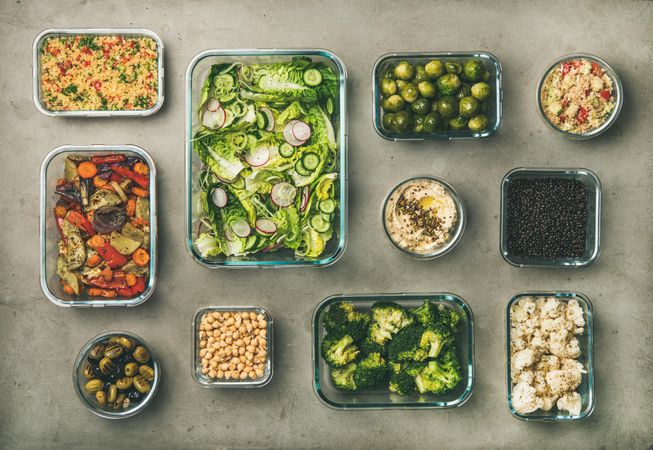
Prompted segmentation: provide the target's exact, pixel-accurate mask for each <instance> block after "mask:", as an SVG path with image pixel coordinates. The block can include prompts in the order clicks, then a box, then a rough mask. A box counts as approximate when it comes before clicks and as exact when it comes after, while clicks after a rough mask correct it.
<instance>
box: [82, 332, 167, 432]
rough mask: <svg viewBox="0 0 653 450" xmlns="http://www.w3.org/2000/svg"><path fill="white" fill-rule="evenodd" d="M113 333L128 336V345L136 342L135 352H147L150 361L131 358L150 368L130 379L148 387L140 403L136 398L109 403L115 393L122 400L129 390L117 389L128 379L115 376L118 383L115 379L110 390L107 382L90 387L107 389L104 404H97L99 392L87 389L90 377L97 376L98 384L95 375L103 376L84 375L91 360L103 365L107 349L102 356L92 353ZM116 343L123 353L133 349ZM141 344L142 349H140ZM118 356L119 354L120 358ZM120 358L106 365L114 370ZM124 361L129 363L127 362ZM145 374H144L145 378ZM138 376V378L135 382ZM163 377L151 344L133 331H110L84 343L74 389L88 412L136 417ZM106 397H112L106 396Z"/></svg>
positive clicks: (120, 416)
mask: <svg viewBox="0 0 653 450" xmlns="http://www.w3.org/2000/svg"><path fill="white" fill-rule="evenodd" d="M113 336H120V337H124V338H127V339H128V341H127V344H129V343H130V342H131V343H133V344H134V345H135V348H134V350H133V352H132V353H134V354H136V353H137V352H139V354H140V355H141V356H142V355H145V357H146V358H147V361H146V360H144V359H143V360H142V361H137V360H135V358H134V357H131V358H130V360H131V361H132V362H135V363H136V365H140V364H141V363H143V364H144V365H147V366H148V367H149V369H148V370H149V373H146V372H141V373H140V374H137V375H135V376H134V377H133V378H132V379H131V380H129V384H132V383H133V382H140V384H141V385H143V386H144V387H145V388H146V389H147V393H145V394H143V395H142V397H141V396H139V397H141V398H140V399H139V401H138V402H136V401H133V402H130V404H129V406H128V407H122V406H121V405H118V406H117V407H116V408H114V407H113V405H114V404H115V403H114V404H110V401H111V396H112V395H116V396H118V400H119V399H120V397H119V396H120V395H123V394H124V392H126V391H124V390H122V389H120V390H119V389H116V386H117V385H119V383H122V382H124V381H126V380H121V379H116V381H115V382H112V383H113V385H114V386H113V387H112V388H111V389H105V388H106V385H105V386H100V385H98V386H95V387H90V390H91V391H98V390H100V391H101V390H104V392H103V393H104V394H105V396H103V398H102V401H103V402H105V405H104V406H101V405H99V404H98V399H97V397H96V394H93V393H89V389H87V383H89V379H91V378H93V379H95V381H93V383H97V382H99V381H101V380H98V379H97V378H96V377H98V376H102V375H101V372H96V373H95V374H94V375H92V374H88V375H89V376H85V375H84V373H85V370H88V367H89V364H88V363H91V361H92V364H91V365H90V366H92V365H94V364H96V365H98V366H100V367H102V366H103V365H104V363H103V361H102V360H101V358H102V357H106V352H105V353H104V354H100V355H99V356H100V357H99V358H97V357H96V355H94V354H93V353H94V352H96V351H97V348H100V349H102V344H101V343H102V342H105V341H107V340H108V339H109V338H111V337H113ZM114 345H116V346H117V347H122V350H121V352H122V353H123V354H126V353H129V352H130V351H131V350H130V351H128V350H126V349H125V347H124V346H123V345H121V344H119V343H116V344H114ZM139 346H140V347H142V348H139ZM128 348H129V347H128ZM130 354H131V353H130ZM136 356H138V355H136ZM119 358H120V357H118V358H117V359H119ZM117 359H116V358H111V362H110V363H109V364H106V366H108V367H109V368H110V369H111V370H118V369H119V366H120V365H121V363H116V362H115V361H116V360H117ZM98 361H99V364H98ZM122 364H123V365H126V364H125V363H124V362H123V363H122ZM139 369H140V368H139ZM96 370H97V369H96ZM122 372H123V373H124V372H125V369H124V368H123V369H122ZM139 375H140V376H139ZM114 376H115V375H114ZM143 377H145V379H144V378H143ZM137 378H138V380H137V381H136V379H137ZM160 378H161V367H160V366H159V361H158V359H157V357H156V355H155V354H154V352H153V351H152V347H151V346H150V345H149V344H148V343H147V342H146V341H145V340H143V339H142V338H140V337H138V336H136V335H135V334H133V333H129V332H126V331H107V332H105V333H102V334H99V335H97V336H95V337H94V338H93V339H91V340H90V341H88V342H87V343H86V344H84V346H83V347H82V349H81V350H80V352H79V354H78V355H77V359H76V360H75V365H74V369H73V386H74V387H75V392H76V393H77V396H78V397H79V399H80V400H81V402H82V403H83V404H84V406H86V408H88V410H89V411H91V412H92V413H93V414H95V415H97V416H100V417H103V418H105V419H125V418H127V417H131V416H134V415H136V414H138V413H139V412H141V411H142V410H143V409H145V408H146V407H147V405H149V404H150V402H151V401H152V399H153V398H154V396H155V395H156V392H157V389H158V387H159V381H160ZM107 383H108V382H107ZM98 388H99V389H98ZM123 389H124V387H123ZM137 389H140V385H139V386H138V387H137ZM112 390H113V393H112ZM132 390H133V388H132ZM142 392H145V390H142ZM107 396H108V397H109V398H106V397H107ZM123 398H124V397H123Z"/></svg>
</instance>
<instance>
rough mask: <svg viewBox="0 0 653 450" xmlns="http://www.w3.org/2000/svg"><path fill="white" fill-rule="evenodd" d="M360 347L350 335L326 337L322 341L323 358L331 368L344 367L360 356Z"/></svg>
mask: <svg viewBox="0 0 653 450" xmlns="http://www.w3.org/2000/svg"><path fill="white" fill-rule="evenodd" d="M358 353H359V350H358V347H356V345H355V344H354V339H352V337H351V336H349V335H348V334H346V335H344V336H343V337H333V336H326V337H325V338H324V341H322V357H323V358H324V360H325V361H326V363H327V364H328V365H330V366H331V367H343V366H346V365H347V364H349V363H350V362H353V361H354V360H355V359H356V357H357V356H358Z"/></svg>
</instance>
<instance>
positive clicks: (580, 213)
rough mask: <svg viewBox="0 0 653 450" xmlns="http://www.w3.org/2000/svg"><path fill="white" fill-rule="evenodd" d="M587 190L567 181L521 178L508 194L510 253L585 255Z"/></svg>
mask: <svg viewBox="0 0 653 450" xmlns="http://www.w3.org/2000/svg"><path fill="white" fill-rule="evenodd" d="M587 215H588V213H587V188H586V187H585V185H584V184H583V183H582V182H580V181H578V180H573V179H567V178H531V179H527V178H521V179H516V180H513V181H511V182H510V184H509V186H508V193H507V223H506V226H507V230H506V231H507V236H506V238H507V239H506V246H507V250H508V253H509V254H511V255H514V256H522V257H536V258H541V257H544V258H579V257H581V256H583V254H584V253H585V245H586V226H587Z"/></svg>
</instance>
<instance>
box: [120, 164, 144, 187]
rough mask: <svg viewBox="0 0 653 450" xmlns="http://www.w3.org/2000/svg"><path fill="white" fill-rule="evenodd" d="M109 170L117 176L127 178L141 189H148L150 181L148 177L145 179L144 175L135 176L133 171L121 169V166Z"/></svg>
mask: <svg viewBox="0 0 653 450" xmlns="http://www.w3.org/2000/svg"><path fill="white" fill-rule="evenodd" d="M111 168H112V169H113V171H114V172H116V173H117V174H119V175H122V176H123V177H127V178H129V179H130V180H132V181H134V183H136V184H138V185H139V186H140V187H142V188H143V189H149V187H150V179H149V178H148V177H146V176H145V175H140V174H137V173H136V172H134V171H133V170H130V169H128V168H126V167H122V166H113V167H111Z"/></svg>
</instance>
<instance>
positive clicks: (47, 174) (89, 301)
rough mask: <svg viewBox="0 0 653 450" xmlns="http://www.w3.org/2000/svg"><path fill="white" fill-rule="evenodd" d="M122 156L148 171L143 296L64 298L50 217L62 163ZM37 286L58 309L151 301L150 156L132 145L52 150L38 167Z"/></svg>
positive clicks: (152, 193) (55, 234)
mask: <svg viewBox="0 0 653 450" xmlns="http://www.w3.org/2000/svg"><path fill="white" fill-rule="evenodd" d="M115 153H122V154H126V155H134V156H139V157H140V158H143V160H144V161H145V162H146V163H147V165H148V166H149V170H150V198H149V200H150V277H149V280H148V284H147V286H146V287H145V290H144V291H143V293H141V294H140V295H138V296H137V297H134V298H132V299H120V298H118V299H106V298H102V297H89V296H88V295H83V296H78V297H77V298H75V297H73V296H71V295H68V294H66V293H65V292H64V291H63V288H62V287H61V283H59V277H58V276H57V255H58V254H59V248H58V245H57V242H58V241H59V231H58V230H57V224H56V222H55V220H54V214H53V213H52V211H53V209H54V207H55V206H56V204H57V200H58V199H59V196H58V195H57V194H55V187H56V186H57V180H58V179H59V178H62V177H63V173H64V160H65V159H66V158H67V157H68V155H70V154H76V155H86V156H93V155H98V154H100V155H111V154H115ZM40 212H41V213H40V218H39V230H40V238H39V239H40V252H41V260H40V282H41V289H42V290H43V293H44V294H45V296H46V297H47V298H48V300H50V301H51V302H52V303H54V304H55V305H57V306H65V307H90V306H93V307H98V306H137V305H140V304H141V303H143V302H144V301H145V300H147V299H148V298H150V296H152V294H153V293H154V286H155V284H156V262H157V227H156V219H157V209H156V166H155V165H154V160H153V159H152V158H151V157H150V155H149V154H148V153H147V152H146V151H145V150H143V149H142V148H140V147H137V146H135V145H64V146H62V147H58V148H55V149H54V150H52V151H51V152H50V153H48V155H47V156H46V157H45V159H44V160H43V164H42V165H41V192H40Z"/></svg>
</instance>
